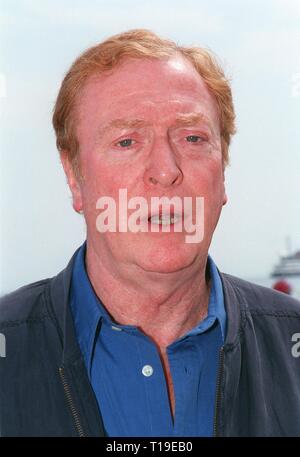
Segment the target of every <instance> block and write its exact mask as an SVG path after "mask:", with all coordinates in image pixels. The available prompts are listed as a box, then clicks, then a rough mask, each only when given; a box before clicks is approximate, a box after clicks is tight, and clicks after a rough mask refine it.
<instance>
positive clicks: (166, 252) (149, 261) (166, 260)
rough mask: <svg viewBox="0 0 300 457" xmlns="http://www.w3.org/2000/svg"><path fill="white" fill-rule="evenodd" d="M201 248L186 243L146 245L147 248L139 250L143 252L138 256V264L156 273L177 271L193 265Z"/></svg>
mask: <svg viewBox="0 0 300 457" xmlns="http://www.w3.org/2000/svg"><path fill="white" fill-rule="evenodd" d="M198 252H199V249H198V250H196V249H195V247H194V248H193V247H192V245H187V244H184V245H183V246H180V245H178V244H177V245H175V246H174V245H173V246H172V245H170V244H168V245H167V246H163V245H162V244H160V245H157V246H155V245H154V246H149V245H148V246H146V247H145V249H143V250H140V252H138V251H137V253H139V254H140V253H142V258H140V255H139V256H138V257H137V258H136V264H137V265H139V266H140V267H141V268H142V269H143V270H145V271H149V272H156V273H175V272H176V271H180V270H183V269H184V268H187V267H189V266H190V265H192V264H193V263H194V261H195V259H196V257H197V254H198Z"/></svg>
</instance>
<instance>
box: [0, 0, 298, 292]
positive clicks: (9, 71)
mask: <svg viewBox="0 0 300 457" xmlns="http://www.w3.org/2000/svg"><path fill="white" fill-rule="evenodd" d="M139 27H144V28H149V29H152V30H154V31H155V32H157V33H159V34H161V35H163V36H166V37H169V38H171V39H174V40H175V41H177V42H180V43H181V44H185V45H190V44H198V45H201V46H205V47H208V48H210V49H211V50H213V51H214V52H215V53H216V54H217V55H218V56H219V57H220V58H221V61H222V62H223V64H224V66H225V69H226V72H227V74H229V75H230V76H231V79H232V87H233V95H234V100H235V106H236V112H237V125H238V133H237V135H236V136H235V138H234V141H233V144H232V148H231V166H230V167H229V168H228V170H227V173H226V182H227V191H228V195H229V203H228V205H226V207H225V208H224V211H223V214H222V217H221V221H220V223H219V227H218V229H217V231H216V234H215V237H214V241H213V245H212V248H211V253H212V255H213V257H214V259H215V261H216V263H217V264H218V266H219V267H220V268H221V269H222V270H224V271H227V272H229V273H232V274H235V275H238V276H242V277H245V278H249V277H250V278H251V277H258V276H264V275H267V274H268V273H269V271H270V269H271V268H272V265H273V263H274V262H275V261H276V260H277V256H278V254H279V253H280V252H281V251H282V250H283V249H284V247H285V237H286V236H290V238H291V241H292V246H293V247H294V248H299V249H300V176H299V175H300V128H299V124H300V52H299V50H300V1H298V0H260V1H258V0H251V1H250V0H244V1H238V0H236V1H234V0H227V1H221V0H210V1H206V0H205V1H197V2H195V0H193V1H190V0H186V1H184V2H182V1H180V2H179V1H172V2H169V1H161V0H160V1H156V0H152V1H151V2H145V1H144V2H138V1H134V0H132V1H128V0H125V1H109V2H107V1H89V2H84V1H79V0H77V1H74V0H73V1H66V0H61V1H48V0H43V1H33V0H27V1H25V0H18V1H17V0H15V1H12V0H1V1H0V43H1V44H0V97H1V98H0V117H1V123H0V125H1V127H0V146H1V200H0V205H1V251H2V263H1V266H2V272H1V291H4V292H6V291H8V290H12V289H13V288H15V287H17V286H19V285H21V284H23V283H25V282H29V281H33V280H37V279H40V278H41V277H45V276H50V275H53V274H55V273H56V272H57V271H59V269H61V268H63V267H64V265H65V264H66V262H67V260H68V258H69V257H70V255H71V254H72V252H73V251H74V249H75V248H76V247H77V246H78V245H79V244H80V243H81V241H82V240H83V239H84V233H85V231H84V225H83V223H82V220H81V219H80V217H78V216H77V215H76V214H74V213H73V210H72V207H71V203H70V197H69V192H68V189H67V186H66V182H65V178H64V176H63V173H62V170H61V167H60V163H59V159H58V154H57V151H56V148H55V139H54V134H53V131H52V127H51V112H52V109H53V105H54V102H55V97H56V95H57V91H58V88H59V84H60V82H61V80H62V77H63V75H64V73H65V72H66V71H67V69H68V67H69V66H70V64H71V63H72V61H73V60H74V59H75V58H76V56H77V55H78V54H79V53H80V52H82V51H83V50H84V49H86V48H87V47H89V46H90V45H93V44H95V43H97V42H99V41H101V40H103V39H104V38H106V37H108V36H110V35H112V34H114V33H118V32H120V31H124V30H127V29H130V28H139ZM4 266H5V268H4Z"/></svg>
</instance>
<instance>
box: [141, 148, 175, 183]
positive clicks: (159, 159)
mask: <svg viewBox="0 0 300 457" xmlns="http://www.w3.org/2000/svg"><path fill="white" fill-rule="evenodd" d="M182 179H183V173H182V170H181V168H180V164H179V163H178V159H177V158H176V156H175V154H174V152H173V150H172V147H171V145H170V144H169V142H168V140H167V139H164V140H159V141H158V140H156V141H155V143H154V144H153V146H152V150H151V155H150V160H149V163H148V166H147V168H146V170H145V173H144V182H145V184H146V185H147V186H150V187H164V188H167V187H170V186H172V187H174V186H178V185H179V184H181V182H182Z"/></svg>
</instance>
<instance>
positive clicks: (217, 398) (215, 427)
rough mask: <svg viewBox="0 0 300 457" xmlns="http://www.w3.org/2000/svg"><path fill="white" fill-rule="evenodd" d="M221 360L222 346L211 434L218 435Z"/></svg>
mask: <svg viewBox="0 0 300 457" xmlns="http://www.w3.org/2000/svg"><path fill="white" fill-rule="evenodd" d="M223 361H224V348H223V346H222V347H221V349H220V354H219V367H218V375H217V388H216V404H215V417H214V429H213V436H218V419H219V417H218V413H219V409H220V402H221V379H222V373H223Z"/></svg>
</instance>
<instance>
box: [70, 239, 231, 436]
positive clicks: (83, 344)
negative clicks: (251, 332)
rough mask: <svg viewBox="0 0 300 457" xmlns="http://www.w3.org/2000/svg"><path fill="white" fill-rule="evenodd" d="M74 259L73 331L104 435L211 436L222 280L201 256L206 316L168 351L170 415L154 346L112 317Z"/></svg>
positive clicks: (81, 257) (81, 262) (221, 334)
mask: <svg viewBox="0 0 300 457" xmlns="http://www.w3.org/2000/svg"><path fill="white" fill-rule="evenodd" d="M85 249H86V246H85V244H83V246H82V247H81V248H80V250H79V252H78V254H77V257H76V259H75V263H74V268H73V275H72V285H71V296H70V304H71V309H72V314H73V318H74V323H75V331H76V335H77V339H78V342H79V346H80V349H81V352H82V354H83V357H84V361H85V364H86V368H87V372H88V376H89V379H90V382H91V385H92V387H93V390H94V392H95V395H96V398H97V401H98V404H99V408H100V410H101V414H102V418H103V422H104V427H105V430H106V433H107V434H108V436H119V437H122V436H131V437H133V436H145V437H146V436H148V437H150V436H157V437H159V436H169V437H172V436H176V437H178V436H190V437H191V436H212V434H213V421H214V410H215V395H216V378H217V369H218V362H219V351H220V348H221V346H222V344H223V341H224V338H225V328H226V314H225V308H224V298H223V290H222V284H221V279H220V276H219V273H218V271H217V268H216V266H215V264H214V262H213V261H212V259H211V258H210V257H208V264H209V271H210V277H211V292H210V299H209V306H208V314H207V317H206V318H205V319H204V320H202V321H201V322H200V323H199V324H198V325H197V326H196V327H194V328H193V329H192V330H191V331H189V332H188V333H186V334H185V335H184V336H183V337H181V338H179V339H178V340H176V341H174V342H173V343H172V344H170V345H169V346H168V348H167V355H168V360H169V365H170V370H171V375H172V381H173V385H174V392H175V403H176V404H175V417H174V420H173V418H172V413H171V410H170V403H169V397H168V389H167V384H166V379H165V375H164V370H163V366H162V363H161V360H160V357H159V353H158V350H157V348H156V346H155V344H154V343H153V342H152V341H151V340H150V338H148V337H147V336H146V335H145V334H144V333H142V332H141V331H140V330H138V329H137V328H136V327H135V326H131V325H119V324H117V323H115V322H114V321H112V319H111V318H110V316H109V314H108V313H107V311H106V309H105V307H104V306H103V304H102V303H101V300H100V299H99V298H98V297H97V296H96V294H95V292H94V290H93V287H92V285H91V283H90V281H89V278H88V275H87V272H86V268H85Z"/></svg>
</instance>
